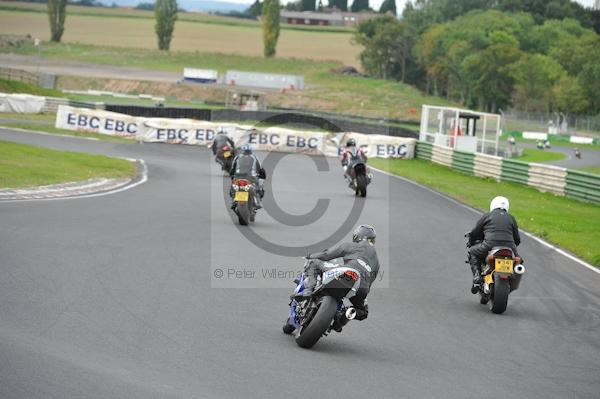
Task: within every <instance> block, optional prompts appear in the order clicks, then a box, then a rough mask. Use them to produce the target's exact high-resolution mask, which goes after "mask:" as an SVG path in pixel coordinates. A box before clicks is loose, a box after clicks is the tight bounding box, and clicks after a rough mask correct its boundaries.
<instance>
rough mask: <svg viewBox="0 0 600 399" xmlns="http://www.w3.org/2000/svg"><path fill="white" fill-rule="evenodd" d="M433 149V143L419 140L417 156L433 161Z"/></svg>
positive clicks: (416, 150)
mask: <svg viewBox="0 0 600 399" xmlns="http://www.w3.org/2000/svg"><path fill="white" fill-rule="evenodd" d="M432 151H433V144H431V143H427V142H425V141H417V146H416V148H415V158H419V159H424V160H426V161H431V153H432Z"/></svg>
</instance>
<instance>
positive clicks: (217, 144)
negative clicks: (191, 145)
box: [211, 129, 235, 155]
mask: <svg viewBox="0 0 600 399" xmlns="http://www.w3.org/2000/svg"><path fill="white" fill-rule="evenodd" d="M225 144H229V146H230V147H231V149H232V150H233V149H234V148H235V144H234V143H233V140H231V138H230V137H229V136H227V135H226V134H225V132H224V131H223V130H222V129H220V130H219V131H218V132H217V135H216V136H215V138H214V140H213V142H212V146H211V149H212V153H213V155H217V151H218V150H219V149H221V148H223V146H224V145H225Z"/></svg>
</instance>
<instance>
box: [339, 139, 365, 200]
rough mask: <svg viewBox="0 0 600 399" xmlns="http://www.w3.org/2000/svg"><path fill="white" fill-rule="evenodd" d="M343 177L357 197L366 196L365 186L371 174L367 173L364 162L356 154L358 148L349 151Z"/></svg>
mask: <svg viewBox="0 0 600 399" xmlns="http://www.w3.org/2000/svg"><path fill="white" fill-rule="evenodd" d="M344 177H345V178H346V181H347V182H348V186H349V187H350V188H351V189H352V190H354V194H355V195H356V196H357V197H366V196H367V186H368V185H369V184H370V183H371V180H372V175H371V174H370V173H369V171H368V168H367V164H366V162H365V161H364V160H363V159H362V158H361V157H360V156H358V150H357V149H356V148H353V149H352V150H351V151H350V156H349V162H348V165H347V166H346V167H345V173H344Z"/></svg>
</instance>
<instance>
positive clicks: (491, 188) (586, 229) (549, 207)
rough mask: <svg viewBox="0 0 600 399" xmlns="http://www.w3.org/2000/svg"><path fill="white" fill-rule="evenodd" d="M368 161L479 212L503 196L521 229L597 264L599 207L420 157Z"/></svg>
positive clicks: (599, 232)
mask: <svg viewBox="0 0 600 399" xmlns="http://www.w3.org/2000/svg"><path fill="white" fill-rule="evenodd" d="M369 163H370V164H371V165H373V166H374V167H376V168H379V169H382V170H385V171H388V172H391V173H394V174H397V175H400V176H404V177H406V178H408V179H411V180H413V181H416V182H418V183H421V184H424V185H426V186H429V187H432V188H434V189H436V190H438V191H440V192H442V193H444V194H447V195H449V196H451V197H453V198H456V199H458V200H459V201H461V202H464V203H466V204H469V205H471V206H473V207H476V208H478V209H487V208H488V206H489V202H490V199H491V198H493V197H495V196H496V195H500V194H501V195H503V196H505V197H507V198H509V199H510V202H511V203H510V208H511V213H512V214H513V215H514V216H515V218H516V219H517V221H518V223H519V227H521V228H523V229H525V230H527V231H529V232H531V233H533V234H535V235H537V236H539V237H542V238H544V239H545V240H548V241H550V242H553V243H555V244H557V245H560V246H561V247H562V248H565V249H567V250H569V251H571V252H573V253H575V254H577V255H578V256H580V257H581V258H583V259H585V260H586V261H587V262H589V263H591V264H593V265H595V266H600V246H599V245H598V242H600V229H598V225H600V206H598V205H594V204H589V203H584V202H580V201H577V200H574V199H571V198H566V197H560V196H556V195H553V194H550V193H541V192H539V191H538V190H536V189H534V188H531V187H527V186H524V185H520V184H517V183H510V182H497V181H495V180H493V179H482V178H479V177H475V176H470V175H466V174H463V173H460V172H456V171H454V170H452V169H450V168H447V167H445V166H441V165H436V164H433V163H431V162H428V161H424V160H420V159H414V160H396V159H395V160H385V159H377V158H374V159H370V160H369ZM473 223H475V220H473Z"/></svg>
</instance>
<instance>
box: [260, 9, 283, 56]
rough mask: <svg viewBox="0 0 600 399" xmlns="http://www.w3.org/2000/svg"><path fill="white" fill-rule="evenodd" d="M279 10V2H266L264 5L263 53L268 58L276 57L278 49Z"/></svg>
mask: <svg viewBox="0 0 600 399" xmlns="http://www.w3.org/2000/svg"><path fill="white" fill-rule="evenodd" d="M279 8H280V7H279V0H265V1H264V3H263V10H262V11H263V14H262V30H263V53H264V55H265V57H267V58H270V57H274V56H275V52H276V48H277V39H279Z"/></svg>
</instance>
